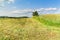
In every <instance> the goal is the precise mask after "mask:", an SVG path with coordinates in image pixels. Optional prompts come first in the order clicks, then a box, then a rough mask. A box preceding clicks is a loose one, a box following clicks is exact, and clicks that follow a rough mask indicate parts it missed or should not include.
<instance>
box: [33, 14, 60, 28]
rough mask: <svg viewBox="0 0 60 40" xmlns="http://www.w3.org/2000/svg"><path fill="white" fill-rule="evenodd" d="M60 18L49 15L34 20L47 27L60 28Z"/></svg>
mask: <svg viewBox="0 0 60 40" xmlns="http://www.w3.org/2000/svg"><path fill="white" fill-rule="evenodd" d="M59 17H60V16H59V15H54V14H50V15H49V14H47V15H40V16H39V17H33V18H34V19H36V20H37V21H39V22H41V23H43V24H45V25H48V26H58V27H60V18H59Z"/></svg>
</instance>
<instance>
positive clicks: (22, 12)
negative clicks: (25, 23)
mask: <svg viewBox="0 0 60 40" xmlns="http://www.w3.org/2000/svg"><path fill="white" fill-rule="evenodd" d="M55 10H57V11H55ZM35 11H38V12H41V13H44V14H45V13H58V11H59V8H39V9H35ZM32 12H34V9H23V10H10V11H7V10H4V11H1V12H0V13H1V14H0V16H1V15H4V16H12V17H13V16H15V17H17V16H26V15H28V16H29V15H32Z"/></svg>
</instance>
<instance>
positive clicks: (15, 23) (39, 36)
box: [0, 15, 60, 40]
mask: <svg viewBox="0 0 60 40" xmlns="http://www.w3.org/2000/svg"><path fill="white" fill-rule="evenodd" d="M52 16H53V17H52ZM59 21H60V19H59V17H58V16H57V15H41V16H39V17H32V18H0V40H60V29H59V27H58V26H60V25H58V24H60V22H59Z"/></svg>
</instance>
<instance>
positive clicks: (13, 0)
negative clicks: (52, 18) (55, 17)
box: [0, 0, 60, 16]
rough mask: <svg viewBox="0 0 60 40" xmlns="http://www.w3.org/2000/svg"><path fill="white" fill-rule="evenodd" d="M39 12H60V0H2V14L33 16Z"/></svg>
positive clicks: (0, 7) (0, 0)
mask: <svg viewBox="0 0 60 40" xmlns="http://www.w3.org/2000/svg"><path fill="white" fill-rule="evenodd" d="M34 10H37V11H38V12H39V13H44V14H46V13H60V0H0V16H31V14H32V12H33V11H34Z"/></svg>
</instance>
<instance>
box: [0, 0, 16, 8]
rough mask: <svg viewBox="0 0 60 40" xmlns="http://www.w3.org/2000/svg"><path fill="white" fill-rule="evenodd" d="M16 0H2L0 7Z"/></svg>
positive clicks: (0, 0)
mask: <svg viewBox="0 0 60 40" xmlns="http://www.w3.org/2000/svg"><path fill="white" fill-rule="evenodd" d="M14 2H15V0H0V7H4V6H5V3H6V4H10V3H14Z"/></svg>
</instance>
